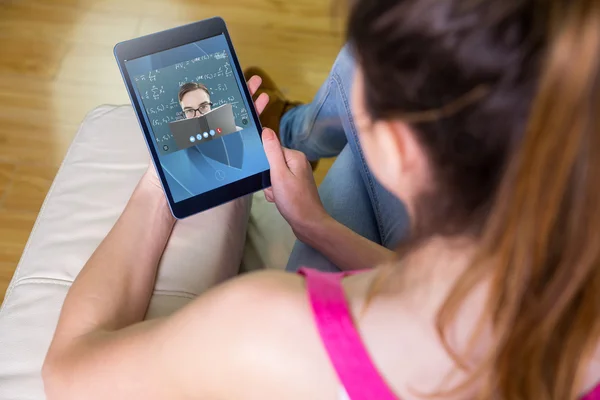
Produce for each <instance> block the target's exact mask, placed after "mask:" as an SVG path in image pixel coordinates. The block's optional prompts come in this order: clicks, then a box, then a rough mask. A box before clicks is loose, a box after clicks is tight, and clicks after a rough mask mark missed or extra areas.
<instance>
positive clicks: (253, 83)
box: [140, 75, 269, 195]
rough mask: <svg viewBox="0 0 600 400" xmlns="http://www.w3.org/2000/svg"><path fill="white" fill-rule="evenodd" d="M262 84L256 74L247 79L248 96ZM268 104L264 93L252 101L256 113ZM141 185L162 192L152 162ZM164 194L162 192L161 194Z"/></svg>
mask: <svg viewBox="0 0 600 400" xmlns="http://www.w3.org/2000/svg"><path fill="white" fill-rule="evenodd" d="M261 84H262V78H261V77H260V76H258V75H254V76H253V77H252V78H250V79H249V80H248V90H250V96H254V94H255V93H256V91H257V90H258V88H259V87H260V85H261ZM267 104H269V95H268V94H266V93H261V95H260V96H258V98H257V99H256V101H254V107H255V108H256V112H257V113H258V115H260V114H262V112H263V111H264V110H265V107H266V106H267ZM140 184H141V185H146V184H149V186H150V187H152V188H157V189H158V190H160V191H161V192H162V190H163V188H162V185H161V183H160V179H159V178H158V175H156V169H155V168H154V165H153V163H152V162H151V163H150V165H149V166H148V169H147V170H146V173H145V174H144V176H143V177H142V179H141V181H140ZM163 195H164V194H163Z"/></svg>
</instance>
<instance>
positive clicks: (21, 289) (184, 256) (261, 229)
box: [0, 106, 294, 400]
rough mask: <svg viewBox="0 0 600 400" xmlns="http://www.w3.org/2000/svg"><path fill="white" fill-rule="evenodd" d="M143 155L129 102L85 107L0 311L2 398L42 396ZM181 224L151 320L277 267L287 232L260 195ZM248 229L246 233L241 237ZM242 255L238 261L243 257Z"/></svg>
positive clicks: (288, 240) (288, 241)
mask: <svg viewBox="0 0 600 400" xmlns="http://www.w3.org/2000/svg"><path fill="white" fill-rule="evenodd" d="M148 160H149V155H148V151H147V149H146V145H145V143H144V141H143V138H142V134H141V132H140V128H139V126H138V124H137V120H136V119H135V115H134V113H133V110H132V108H131V107H130V106H121V107H115V106H102V107H99V108H97V109H95V110H93V111H92V112H90V113H89V114H88V116H87V117H86V118H85V120H84V121H83V123H82V125H81V127H80V129H79V132H78V133H77V136H76V137H75V139H74V140H73V143H72V145H71V148H70V149H69V152H68V153H67V155H66V157H65V160H64V161H63V165H62V166H61V168H60V170H59V172H58V174H57V176H56V178H55V180H54V183H53V185H52V188H51V189H50V191H49V193H48V195H47V197H46V200H45V202H44V205H43V206H42V209H41V211H40V214H39V216H38V219H37V221H36V223H35V226H34V228H33V231H32V233H31V236H30V238H29V241H28V243H27V246H26V248H25V251H24V252H23V255H22V257H21V261H20V262H19V266H18V267H17V271H16V273H15V276H14V278H13V280H12V282H11V283H10V286H9V288H8V291H7V294H6V298H5V301H4V303H3V305H2V308H1V309H0V399H2V400H11V399H43V398H44V394H43V387H42V382H41V378H40V368H41V365H42V362H43V359H44V357H45V354H46V351H47V349H48V345H49V343H50V340H51V338H52V334H53V332H54V329H55V327H56V322H57V318H58V315H59V312H60V308H61V306H62V303H63V300H64V297H65V295H66V293H67V291H68V288H69V286H70V284H71V282H72V281H73V279H74V278H75V277H76V276H77V274H78V273H79V271H80V270H81V268H82V267H83V265H84V264H85V262H86V261H87V259H88V258H89V257H90V255H91V254H92V252H93V251H94V250H95V248H96V247H97V246H98V244H99V243H100V241H101V240H102V239H103V238H104V236H106V234H107V233H108V231H109V230H110V228H111V227H112V225H113V224H114V222H115V221H116V219H117V218H118V216H119V214H120V213H121V211H122V210H123V208H124V206H125V204H126V202H127V200H128V198H129V196H130V195H131V192H132V191H133V189H134V187H135V185H136V183H137V181H138V180H139V178H140V176H141V175H142V174H143V172H144V170H145V169H146V167H147V165H148ZM250 204H251V201H250V198H245V199H238V200H236V201H234V202H231V203H228V204H225V205H223V206H220V207H217V208H214V209H212V210H209V211H207V212H204V213H201V214H198V215H195V216H193V217H190V218H188V219H185V220H183V221H179V222H178V223H177V225H176V227H175V229H174V231H173V234H172V236H171V239H170V241H169V244H168V246H167V249H166V251H165V254H164V256H163V258H162V261H161V265H160V269H159V275H158V279H157V284H156V291H155V295H154V297H153V299H152V302H151V305H150V309H149V315H148V317H153V316H157V315H166V314H169V313H171V312H172V311H173V310H176V309H177V308H180V307H181V306H183V305H184V304H186V303H187V302H188V301H189V300H190V299H192V298H193V297H194V296H196V295H197V294H199V293H201V292H202V291H204V290H205V289H206V288H208V287H210V286H212V285H214V284H215V283H218V282H220V281H222V280H224V279H227V278H229V277H231V276H234V275H235V274H236V273H237V272H238V270H239V269H240V264H242V268H243V269H244V270H253V269H258V268H261V267H268V268H282V267H283V266H284V265H285V263H286V261H287V258H288V256H289V253H290V251H291V248H292V245H293V242H294V236H293V233H292V232H291V230H290V228H289V226H288V225H287V224H286V223H285V221H284V220H283V219H282V218H281V216H280V215H279V214H278V213H277V211H276V209H275V208H274V206H273V205H272V204H269V203H267V202H266V201H265V199H264V196H263V195H262V194H260V193H259V194H256V195H255V196H254V206H253V207H252V217H251V218H250V223H249V224H248V220H249V209H250ZM246 232H248V240H247V241H246ZM242 259H243V261H242Z"/></svg>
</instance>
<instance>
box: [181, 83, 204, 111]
mask: <svg viewBox="0 0 600 400" xmlns="http://www.w3.org/2000/svg"><path fill="white" fill-rule="evenodd" d="M181 108H182V109H183V112H184V113H185V117H186V118H194V117H199V116H200V115H204V114H206V113H207V112H209V111H210V96H209V95H208V93H206V92H205V91H204V90H202V89H197V90H193V91H191V92H187V93H186V94H185V95H184V96H183V98H182V99H181Z"/></svg>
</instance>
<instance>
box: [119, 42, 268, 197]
mask: <svg viewBox="0 0 600 400" xmlns="http://www.w3.org/2000/svg"><path fill="white" fill-rule="evenodd" d="M125 67H126V68H127V72H128V74H129V76H130V78H131V81H132V84H133V86H134V90H135V96H137V98H138V101H139V103H140V105H141V108H142V112H143V114H144V118H145V119H146V124H147V125H148V126H149V127H150V129H151V133H152V135H153V139H154V140H153V144H154V146H155V149H156V152H157V154H158V158H159V160H160V165H161V167H162V169H163V171H164V175H165V177H166V184H167V185H168V187H169V190H170V192H171V195H172V197H173V201H174V202H176V203H177V202H180V201H183V200H186V199H188V198H191V197H194V196H197V195H199V194H202V193H206V192H208V191H211V190H213V189H216V188H219V187H221V186H224V185H227V184H230V183H233V182H236V181H238V180H240V179H244V178H247V177H249V176H252V175H255V174H258V173H261V172H264V171H266V170H268V169H269V163H268V161H267V158H266V156H265V153H264V150H263V147H262V142H261V140H260V136H259V135H260V133H259V131H258V127H257V126H256V124H255V123H254V119H253V117H252V114H251V112H250V111H249V110H250V108H249V107H250V105H249V104H248V100H247V99H246V98H245V97H246V96H244V95H243V93H244V92H243V90H242V89H241V86H240V85H241V84H242V82H243V76H238V74H237V71H236V68H235V67H234V66H233V65H232V60H231V59H230V50H229V46H228V44H227V40H226V39H225V36H224V35H223V34H221V35H218V36H214V37H211V38H208V39H204V40H201V41H198V42H194V43H190V44H186V45H184V46H180V47H176V48H172V49H169V50H165V51H161V52H158V53H155V54H151V55H147V56H144V57H140V58H137V59H134V60H128V61H126V62H125Z"/></svg>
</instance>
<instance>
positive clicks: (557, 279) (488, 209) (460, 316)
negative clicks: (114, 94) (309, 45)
mask: <svg viewBox="0 0 600 400" xmlns="http://www.w3.org/2000/svg"><path fill="white" fill-rule="evenodd" d="M538 5H540V7H539V8H538V7H537V6H538ZM348 31H349V42H350V43H351V45H352V46H353V48H354V49H355V52H356V56H357V61H358V70H357V72H356V77H355V82H354V86H353V112H354V121H355V122H356V125H357V127H358V128H359V131H360V140H361V148H362V151H363V152H364V154H365V157H366V160H367V162H368V164H369V166H370V168H371V169H372V171H373V173H374V174H375V176H376V177H377V178H378V180H379V181H380V182H381V183H382V185H383V186H384V187H385V188H386V189H388V190H389V191H390V192H391V193H393V194H394V195H396V196H397V197H398V198H399V199H401V200H402V201H403V202H404V203H405V204H406V207H407V210H408V213H409V215H410V218H411V221H412V226H411V237H410V240H408V241H407V242H405V243H404V244H403V246H402V249H401V252H400V256H401V257H400V259H399V260H397V261H394V262H390V263H387V264H386V265H382V266H380V267H378V268H376V269H373V270H370V271H368V272H363V273H358V274H355V275H352V276H347V277H343V276H342V275H337V274H323V273H320V272H317V271H315V270H304V272H303V274H304V275H303V276H301V275H292V274H285V273H276V272H262V273H256V274H250V275H246V276H243V277H240V278H238V279H234V280H230V281H229V282H227V283H225V284H224V285H221V286H218V287H216V288H214V289H213V290H211V291H209V292H208V293H206V294H204V295H202V296H200V297H199V298H197V299H196V300H195V301H194V302H193V303H192V304H190V305H189V306H187V307H185V308H184V309H182V310H180V311H179V312H177V313H176V314H175V315H173V316H171V317H169V318H165V319H159V320H152V321H146V322H140V321H141V320H142V318H143V316H144V313H145V310H146V308H147V306H148V301H149V298H150V295H151V293H152V287H153V283H154V277H155V274H156V265H157V263H158V260H159V258H160V256H161V253H162V250H163V248H164V246H165V243H166V241H167V239H168V237H169V233H170V230H171V228H172V226H173V223H174V221H173V219H172V218H171V216H170V213H169V211H168V208H167V206H166V203H165V201H164V198H163V195H162V193H161V191H160V190H159V189H158V187H157V186H156V185H154V183H153V181H152V178H151V176H149V175H147V176H146V177H145V178H143V179H142V181H141V182H140V184H139V185H138V188H137V189H136V191H135V192H134V194H133V195H132V198H131V200H130V202H129V204H128V206H127V208H126V210H125V211H124V213H123V215H122V216H121V218H120V219H119V221H118V222H117V224H116V225H115V227H114V228H113V230H112V232H111V233H110V234H109V235H108V237H107V238H106V240H105V241H104V242H103V243H102V245H101V246H100V247H99V249H98V250H97V251H96V253H95V254H94V256H93V257H92V258H91V259H90V261H89V262H88V264H87V265H86V267H85V268H84V270H83V271H82V273H81V274H80V276H79V277H78V278H77V280H76V282H75V283H74V285H73V287H72V289H71V291H70V293H69V295H68V296H67V299H66V302H65V305H64V308H63V312H62V315H61V320H60V322H59V325H58V327H57V331H56V335H55V338H54V341H53V343H52V346H51V348H50V351H49V354H48V356H47V359H46V362H45V366H44V380H45V384H46V391H47V393H48V397H49V398H50V399H53V398H57V399H71V398H72V399H81V398H86V399H93V398H101V399H104V398H127V399H131V398H143V399H153V398H157V399H158V398H202V399H213V398H215V399H241V398H250V399H338V398H339V399H341V398H345V396H346V393H347V395H348V397H349V398H351V399H353V400H362V399H392V398H399V399H403V400H406V399H417V398H426V397H427V396H431V395H436V394H437V395H442V396H443V398H448V399H466V398H468V399H471V398H481V399H489V398H503V399H561V400H562V399H575V398H582V397H583V396H586V398H587V399H596V398H600V389H597V388H596V389H594V388H595V385H596V384H597V382H598V381H599V380H600V362H599V360H598V356H597V352H598V343H599V342H598V339H599V338H598V332H599V328H600V324H599V323H598V322H597V321H596V317H597V315H598V311H599V308H600V302H599V300H600V298H599V297H600V290H599V289H600V268H598V266H599V261H600V255H599V252H600V209H599V207H600V198H599V197H600V196H599V192H598V190H597V183H598V182H599V181H600V134H599V129H600V118H599V115H600V114H599V112H600V109H599V106H600V102H599V99H598V96H600V90H599V89H600V74H599V69H600V68H599V65H598V64H599V59H600V3H599V2H598V1H596V0H554V1H548V2H546V3H542V2H538V1H534V0H490V1H486V2H477V1H464V0H398V1H389V0H359V1H358V2H356V4H354V5H353V7H352V10H351V13H350V19H349V25H348ZM259 108H262V107H259ZM263 139H264V146H265V150H266V152H267V154H268V157H269V161H270V163H271V167H272V170H271V171H272V172H271V173H272V182H273V187H272V189H269V190H268V191H267V196H268V197H269V198H271V199H272V200H274V201H275V202H276V204H277V206H278V208H279V210H280V211H281V213H282V214H283V215H284V216H285V217H286V219H287V220H288V221H289V222H290V224H291V225H292V227H293V228H294V230H295V231H296V232H297V233H299V235H310V234H311V232H312V231H316V232H317V231H318V230H319V229H321V227H322V225H321V224H322V223H323V222H322V221H323V220H325V221H327V220H328V217H327V215H326V213H325V211H324V209H323V207H322V206H321V204H320V202H319V199H318V195H317V191H316V188H315V187H314V181H313V180H312V175H311V173H310V167H309V165H308V163H307V162H306V160H305V159H304V158H303V157H302V156H301V155H300V154H299V153H296V152H294V151H290V150H282V149H281V147H280V145H279V142H278V140H277V138H276V136H275V134H274V133H273V132H272V131H270V130H265V131H264V133H263ZM148 215H151V216H152V217H151V218H150V220H149V221H148V218H147V216H148ZM149 228H150V229H149ZM131 234H133V235H131ZM130 236H134V237H135V238H136V241H135V242H132V241H127V240H126V238H127V237H130ZM130 243H135V247H127V245H128V244H130ZM140 255H142V257H140ZM365 267H369V265H365ZM342 278H343V279H342ZM307 291H308V296H307Z"/></svg>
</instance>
